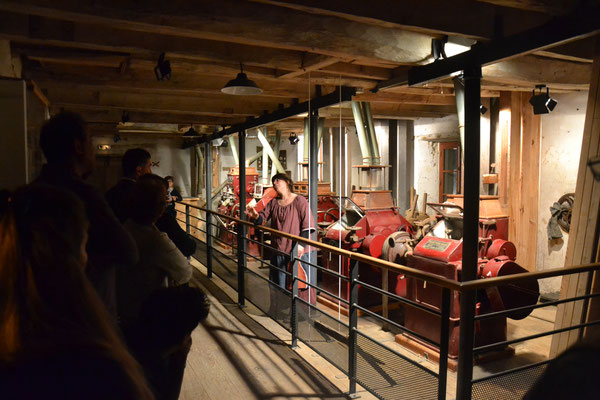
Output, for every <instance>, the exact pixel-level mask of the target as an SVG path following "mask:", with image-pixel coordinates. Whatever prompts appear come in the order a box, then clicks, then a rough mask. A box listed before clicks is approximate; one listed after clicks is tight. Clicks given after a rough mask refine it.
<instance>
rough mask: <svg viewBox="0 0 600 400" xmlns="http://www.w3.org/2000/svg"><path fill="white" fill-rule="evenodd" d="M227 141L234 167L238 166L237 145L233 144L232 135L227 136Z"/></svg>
mask: <svg viewBox="0 0 600 400" xmlns="http://www.w3.org/2000/svg"><path fill="white" fill-rule="evenodd" d="M227 140H229V148H230V149H231V154H233V162H234V164H235V165H240V159H239V157H238V151H237V145H236V144H235V139H234V137H233V135H229V136H227Z"/></svg>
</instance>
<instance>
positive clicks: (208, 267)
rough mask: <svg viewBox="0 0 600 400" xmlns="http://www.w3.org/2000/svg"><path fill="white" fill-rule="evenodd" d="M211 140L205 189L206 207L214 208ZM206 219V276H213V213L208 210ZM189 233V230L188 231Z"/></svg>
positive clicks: (207, 149)
mask: <svg viewBox="0 0 600 400" xmlns="http://www.w3.org/2000/svg"><path fill="white" fill-rule="evenodd" d="M211 162H212V160H211V142H206V143H205V144H204V185H205V186H204V191H205V192H206V209H207V210H212V168H211ZM205 220H206V276H208V277H209V278H212V260H213V254H212V224H211V221H212V214H211V213H209V212H207V213H206V216H205ZM188 233H189V232H188Z"/></svg>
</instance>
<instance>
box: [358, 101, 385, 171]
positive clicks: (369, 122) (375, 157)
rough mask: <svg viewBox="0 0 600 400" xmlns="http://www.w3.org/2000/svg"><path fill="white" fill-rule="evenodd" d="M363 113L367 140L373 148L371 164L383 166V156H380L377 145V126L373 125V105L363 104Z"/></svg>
mask: <svg viewBox="0 0 600 400" xmlns="http://www.w3.org/2000/svg"><path fill="white" fill-rule="evenodd" d="M362 111H363V122H364V123H365V128H366V131H367V132H366V133H367V139H368V140H369V145H370V146H371V157H372V159H371V163H372V164H373V165H379V164H381V156H380V154H379V144H378V143H377V136H376V135H375V126H374V125H373V116H372V115H371V104H370V103H368V102H362Z"/></svg>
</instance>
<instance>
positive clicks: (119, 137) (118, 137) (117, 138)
mask: <svg viewBox="0 0 600 400" xmlns="http://www.w3.org/2000/svg"><path fill="white" fill-rule="evenodd" d="M113 141H114V142H115V143H117V142H120V141H121V136H120V135H119V134H118V133H115V136H114V137H113Z"/></svg>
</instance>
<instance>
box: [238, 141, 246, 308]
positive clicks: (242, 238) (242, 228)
mask: <svg viewBox="0 0 600 400" xmlns="http://www.w3.org/2000/svg"><path fill="white" fill-rule="evenodd" d="M238 139H239V140H238V142H239V143H238V159H239V160H240V161H239V162H240V163H239V173H240V219H246V165H245V160H246V131H240V132H238ZM237 228H238V229H237V232H238V240H237V245H238V251H237V257H238V304H239V305H240V307H244V305H245V303H246V282H245V272H246V225H242V224H238V227H237Z"/></svg>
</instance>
